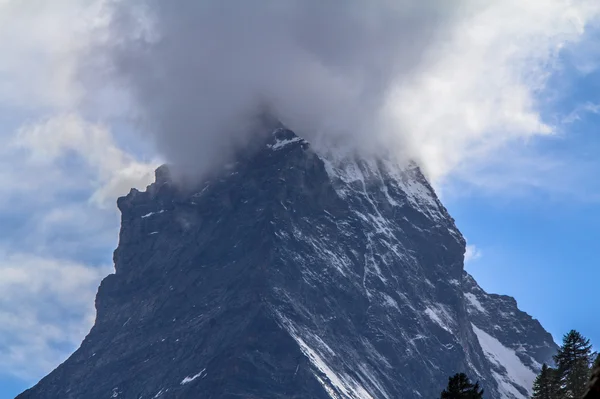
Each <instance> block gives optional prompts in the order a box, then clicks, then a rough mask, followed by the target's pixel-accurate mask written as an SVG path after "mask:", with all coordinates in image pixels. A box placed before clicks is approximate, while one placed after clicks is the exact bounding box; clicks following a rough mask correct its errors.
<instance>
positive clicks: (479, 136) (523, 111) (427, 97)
mask: <svg viewBox="0 0 600 399" xmlns="http://www.w3.org/2000/svg"><path fill="white" fill-rule="evenodd" d="M472 4H474V5H475V7H474V9H473V10H472V11H473V12H472V13H470V14H469V15H468V16H466V18H464V20H463V21H462V23H461V24H459V25H458V26H457V27H456V31H455V32H454V35H452V36H451V37H450V38H449V39H448V41H447V42H446V43H444V44H442V45H441V46H440V47H439V48H436V49H435V51H433V52H432V53H431V54H430V55H429V58H428V59H427V60H426V62H424V67H423V69H422V70H421V71H420V74H419V76H418V77H417V78H416V79H415V80H413V81H411V82H409V83H408V84H407V85H405V86H401V87H400V88H399V90H398V92H397V93H396V98H395V100H394V101H393V102H392V103H391V104H390V108H389V111H390V112H391V113H393V114H394V115H395V117H396V118H397V121H398V125H400V126H402V128H403V130H404V131H405V132H408V134H409V138H410V140H409V142H410V143H411V145H412V147H413V151H414V152H415V153H416V154H417V157H418V158H419V159H421V160H422V163H423V164H424V166H425V168H426V170H427V172H428V174H429V176H430V177H431V178H432V179H433V180H434V181H439V180H443V179H444V178H445V177H446V176H449V175H450V176H451V177H452V176H453V175H458V176H460V178H462V179H463V180H467V181H469V182H471V183H474V184H477V183H478V180H479V179H480V178H481V175H478V172H481V171H482V170H484V169H486V168H485V165H486V164H488V163H490V161H492V162H500V163H508V162H509V161H508V160H509V159H511V158H507V157H506V155H507V154H506V153H505V152H504V150H505V149H507V148H509V150H513V155H514V148H515V147H521V146H523V144H524V143H527V142H529V141H531V140H532V139H534V138H535V137H536V136H547V135H550V134H553V133H554V132H555V128H554V126H552V125H549V124H548V122H546V121H545V120H544V119H543V118H542V116H541V108H542V106H541V104H540V103H539V101H538V97H539V96H540V95H541V94H542V93H544V90H545V89H546V84H547V81H548V78H549V76H551V74H552V73H554V72H556V71H557V70H559V67H560V64H559V58H558V57H559V55H560V51H561V50H562V49H564V48H568V47H569V46H572V45H573V44H578V43H579V41H580V40H582V39H583V38H584V37H585V32H586V28H589V25H590V24H592V25H594V24H597V22H598V17H599V15H600V3H598V2H596V1H585V0H584V1H570V2H565V1H562V0H530V1H527V2H523V1H518V0H507V1H492V2H479V1H474V2H472ZM505 172H506V173H507V174H508V173H510V172H511V171H510V170H506V171H505ZM519 173H520V175H521V176H522V177H523V176H526V175H527V170H521V171H520V172H519ZM546 178H551V177H550V176H547V177H546ZM480 188H485V187H480Z"/></svg>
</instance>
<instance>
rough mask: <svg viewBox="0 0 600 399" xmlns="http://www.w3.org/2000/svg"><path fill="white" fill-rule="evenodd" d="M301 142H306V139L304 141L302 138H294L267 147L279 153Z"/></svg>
mask: <svg viewBox="0 0 600 399" xmlns="http://www.w3.org/2000/svg"><path fill="white" fill-rule="evenodd" d="M299 141H304V139H302V138H300V137H294V138H293V139H287V140H278V141H277V142H276V143H275V144H267V147H269V148H271V149H272V150H275V151H277V150H280V149H282V148H283V147H285V146H287V145H289V144H292V143H297V142H299Z"/></svg>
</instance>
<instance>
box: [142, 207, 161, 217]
mask: <svg viewBox="0 0 600 399" xmlns="http://www.w3.org/2000/svg"><path fill="white" fill-rule="evenodd" d="M163 212H165V210H164V209H161V210H160V211H158V212H150V213H147V214H145V215H143V216H142V219H146V218H149V217H150V216H152V215H158V214H161V213H163Z"/></svg>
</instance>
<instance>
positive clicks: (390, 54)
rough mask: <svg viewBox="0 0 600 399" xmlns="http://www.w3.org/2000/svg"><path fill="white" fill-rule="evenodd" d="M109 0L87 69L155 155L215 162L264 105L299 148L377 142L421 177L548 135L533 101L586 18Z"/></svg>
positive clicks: (512, 10) (463, 4)
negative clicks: (131, 109) (134, 115)
mask: <svg viewBox="0 0 600 399" xmlns="http://www.w3.org/2000/svg"><path fill="white" fill-rule="evenodd" d="M112 5H113V7H112V8H111V9H110V11H111V14H110V15H109V16H108V17H107V21H109V22H108V23H107V25H106V26H105V28H104V30H102V31H101V32H103V34H102V35H99V36H100V37H102V38H103V41H102V42H101V43H100V44H98V45H97V46H94V47H92V48H93V51H90V54H95V56H96V59H97V60H99V61H98V62H88V63H86V67H89V68H91V69H89V70H88V74H89V75H97V76H102V79H103V81H105V78H107V77H108V78H109V80H108V81H113V82H115V85H118V86H119V87H121V88H124V90H125V91H127V92H128V93H129V95H130V96H131V98H130V99H131V101H132V103H133V104H135V105H136V107H137V112H138V116H139V117H140V119H141V120H142V121H143V122H144V124H143V126H144V131H145V132H146V133H147V134H148V136H149V137H150V139H151V140H152V141H154V142H156V143H158V146H157V147H158V148H159V149H160V151H161V152H162V153H163V154H164V156H165V157H166V159H167V160H169V161H171V162H174V163H178V164H180V165H183V167H186V168H189V169H192V170H195V171H204V170H206V169H209V168H211V167H212V166H213V165H214V164H216V163H220V162H223V158H226V157H227V156H229V155H230V154H231V152H232V149H234V148H237V147H239V146H242V145H244V143H246V142H247V141H249V140H252V139H253V138H254V137H255V136H254V133H255V132H254V131H253V129H252V128H250V127H249V126H250V125H251V124H252V119H251V117H252V116H254V114H255V113H256V112H258V110H262V109H268V110H269V111H270V112H271V113H273V114H274V115H275V116H276V117H277V118H279V119H280V120H281V121H282V122H284V123H285V124H286V125H288V126H289V127H290V128H292V129H294V130H296V131H297V132H299V133H300V134H302V135H304V136H307V137H308V138H309V139H310V140H312V141H313V142H317V143H320V142H322V141H323V138H325V139H326V140H325V141H329V142H330V141H334V140H344V142H345V143H346V144H348V143H350V144H351V145H353V146H354V147H355V148H356V149H358V150H359V151H362V152H367V151H372V150H375V151H379V150H381V149H382V148H384V149H386V150H387V149H390V148H391V149H393V151H394V152H395V153H396V154H401V155H402V156H407V157H411V158H413V159H416V160H418V161H419V162H420V163H421V165H422V166H423V167H424V169H425V171H426V172H427V174H428V176H429V177H430V178H431V179H432V180H433V181H435V182H440V181H443V180H444V179H445V178H447V177H448V176H451V175H452V174H453V173H456V172H460V176H461V177H462V178H464V179H467V180H468V179H470V178H471V177H472V174H471V173H470V171H471V170H481V169H482V168H481V165H480V164H482V163H485V162H487V159H489V157H500V158H501V157H502V155H501V153H502V150H503V149H505V148H507V147H510V146H519V145H522V143H523V142H528V141H530V140H532V139H534V138H535V137H538V136H541V137H543V136H548V135H551V134H553V133H554V131H555V128H554V126H553V125H552V124H551V123H549V122H548V121H546V120H545V119H544V118H543V117H542V112H541V111H542V110H541V108H542V107H543V104H540V101H539V96H540V95H541V93H543V92H544V90H545V88H546V84H547V82H548V79H549V77H550V76H551V75H552V73H553V72H555V71H556V70H557V69H558V68H559V67H560V63H559V61H560V55H561V52H562V51H563V50H564V49H565V48H573V49H575V48H576V47H577V46H578V45H579V44H580V42H581V40H583V38H584V37H585V34H586V29H588V28H589V27H590V25H593V24H595V23H596V22H597V21H598V16H599V14H600V3H598V2H596V1H588V0H576V1H571V2H565V1H562V0H531V1H527V2H522V1H518V0H507V1H489V2H481V1H478V0H461V1H459V2H453V3H452V4H451V5H450V4H449V3H448V2H445V1H437V0H428V1H422V2H409V1H397V2H390V1H385V0H376V1H370V2H360V1H350V2H345V3H344V4H343V6H340V5H332V4H329V3H323V2H319V1H316V0H315V1H294V0H288V1H283V2H271V1H266V0H264V1H258V2H253V3H252V4H247V5H246V4H245V3H244V4H243V5H242V4H240V3H239V2H236V3H235V4H234V3H233V2H230V1H205V2H200V3H199V2H196V1H180V2H177V3H175V2H155V1H150V0H136V1H123V0H120V1H115V2H113V3H112ZM579 47H581V48H585V47H582V46H579ZM92 58H94V57H92ZM99 65H103V66H104V68H105V69H94V68H92V67H91V66H93V67H98V66H99ZM84 69H85V68H84ZM92 71H94V72H92ZM98 71H101V72H98ZM475 177H476V176H475ZM472 180H473V181H476V180H477V179H475V178H474V179H472Z"/></svg>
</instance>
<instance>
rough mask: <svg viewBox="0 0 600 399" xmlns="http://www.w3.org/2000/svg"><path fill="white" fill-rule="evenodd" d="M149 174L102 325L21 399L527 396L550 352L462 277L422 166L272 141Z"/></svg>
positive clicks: (451, 231)
mask: <svg viewBox="0 0 600 399" xmlns="http://www.w3.org/2000/svg"><path fill="white" fill-rule="evenodd" d="M156 175H157V179H156V180H157V181H156V183H154V184H152V185H151V186H149V187H148V189H147V190H146V191H145V192H139V191H136V190H132V192H131V193H130V194H129V195H128V196H126V197H123V198H120V199H119V201H118V205H119V209H120V210H121V212H122V225H121V233H120V240H119V247H118V248H117V250H116V251H115V256H114V257H115V270H116V273H115V274H114V275H110V276H108V277H107V278H106V279H105V280H104V281H103V282H102V284H101V286H100V289H99V292H98V296H97V299H96V308H97V312H98V315H97V319H96V324H95V326H94V327H93V328H92V330H91V332H90V334H89V335H88V336H87V337H86V339H85V340H84V342H83V343H82V345H81V347H80V348H79V349H78V350H77V351H76V352H75V353H74V354H73V355H72V356H71V357H70V358H69V359H68V360H67V361H66V362H65V363H64V364H62V365H61V366H59V367H58V368H57V369H56V370H55V371H53V372H52V373H51V374H50V375H48V376H47V377H46V378H44V379H43V380H42V381H41V382H40V383H39V384H37V385H36V386H35V387H33V388H32V389H30V390H28V391H26V392H24V393H23V394H22V395H20V396H19V399H31V398H44V399H52V398H67V399H69V398H81V397H86V398H91V399H95V398H105V397H110V396H111V395H112V394H113V392H118V393H119V397H124V398H136V399H137V398H152V397H157V395H158V397H161V398H163V397H164V398H183V399H187V398H190V399H191V398H234V397H244V398H340V399H342V398H344V399H345V398H353V399H367V398H422V397H435V396H437V395H439V392H440V391H441V389H442V388H443V387H444V386H445V384H446V382H447V378H448V376H449V375H452V374H454V373H456V372H460V371H463V372H466V373H468V374H469V375H470V376H471V377H472V378H474V379H477V380H479V381H480V383H481V384H482V386H484V388H485V390H486V397H488V398H492V399H493V398H506V397H514V398H519V399H520V398H526V397H527V394H528V390H529V389H530V386H531V382H532V376H534V375H535V373H536V372H537V370H538V369H539V367H540V366H539V365H540V364H541V363H542V362H547V361H549V359H550V358H551V354H552V353H553V351H554V350H555V344H554V343H553V341H552V338H551V336H550V335H549V334H548V333H547V332H546V331H545V330H544V329H543V328H542V327H541V325H539V323H538V322H537V321H536V320H534V319H532V318H531V317H530V316H528V315H526V314H525V313H523V312H521V311H520V310H519V309H518V308H517V305H516V301H514V299H512V298H510V297H505V296H500V295H492V294H487V293H485V292H484V291H483V290H482V289H481V288H480V287H479V286H478V285H477V283H476V282H475V281H474V280H473V278H472V277H471V276H469V275H468V274H466V273H465V272H464V268H463V261H464V253H465V241H464V239H463V237H462V235H461V234H460V232H459V231H458V229H457V228H456V226H455V224H454V220H453V219H452V218H451V217H450V215H449V214H448V212H447V210H446V209H445V208H444V206H443V205H442V204H441V202H440V201H439V199H438V198H437V196H436V195H435V192H434V190H433V189H432V188H431V186H430V185H429V183H428V182H427V180H426V179H425V177H424V176H423V175H422V174H421V172H420V170H419V168H418V167H417V166H416V165H415V164H412V163H411V164H407V165H402V166H399V165H397V164H396V163H394V162H393V161H391V160H382V159H378V160H365V159H364V158H358V157H355V156H353V155H352V154H350V153H343V152H335V151H334V152H332V151H316V152H315V151H314V150H312V148H311V146H310V144H309V143H308V142H306V141H305V140H303V139H301V138H300V137H298V136H296V135H295V134H294V133H293V132H291V131H289V130H286V129H277V130H275V131H274V132H273V134H272V135H270V136H269V138H268V140H267V141H266V142H265V144H264V146H263V148H262V149H260V150H259V151H256V152H248V153H246V154H241V155H240V157H239V159H238V160H237V162H235V163H234V164H231V165H229V166H228V167H227V168H225V171H224V172H223V173H222V174H221V175H219V176H215V177H212V178H210V179H207V180H206V181H202V182H200V183H199V184H198V186H197V187H195V188H194V189H193V190H189V188H187V189H181V188H180V187H178V186H177V185H176V184H174V183H173V181H171V179H170V176H169V172H168V168H166V167H161V168H159V169H158V170H157V174H156ZM159 233H160V234H159ZM199 370H201V371H199ZM115 387H118V389H117V388H115ZM115 389H117V391H115ZM511 395H512V396H511Z"/></svg>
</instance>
